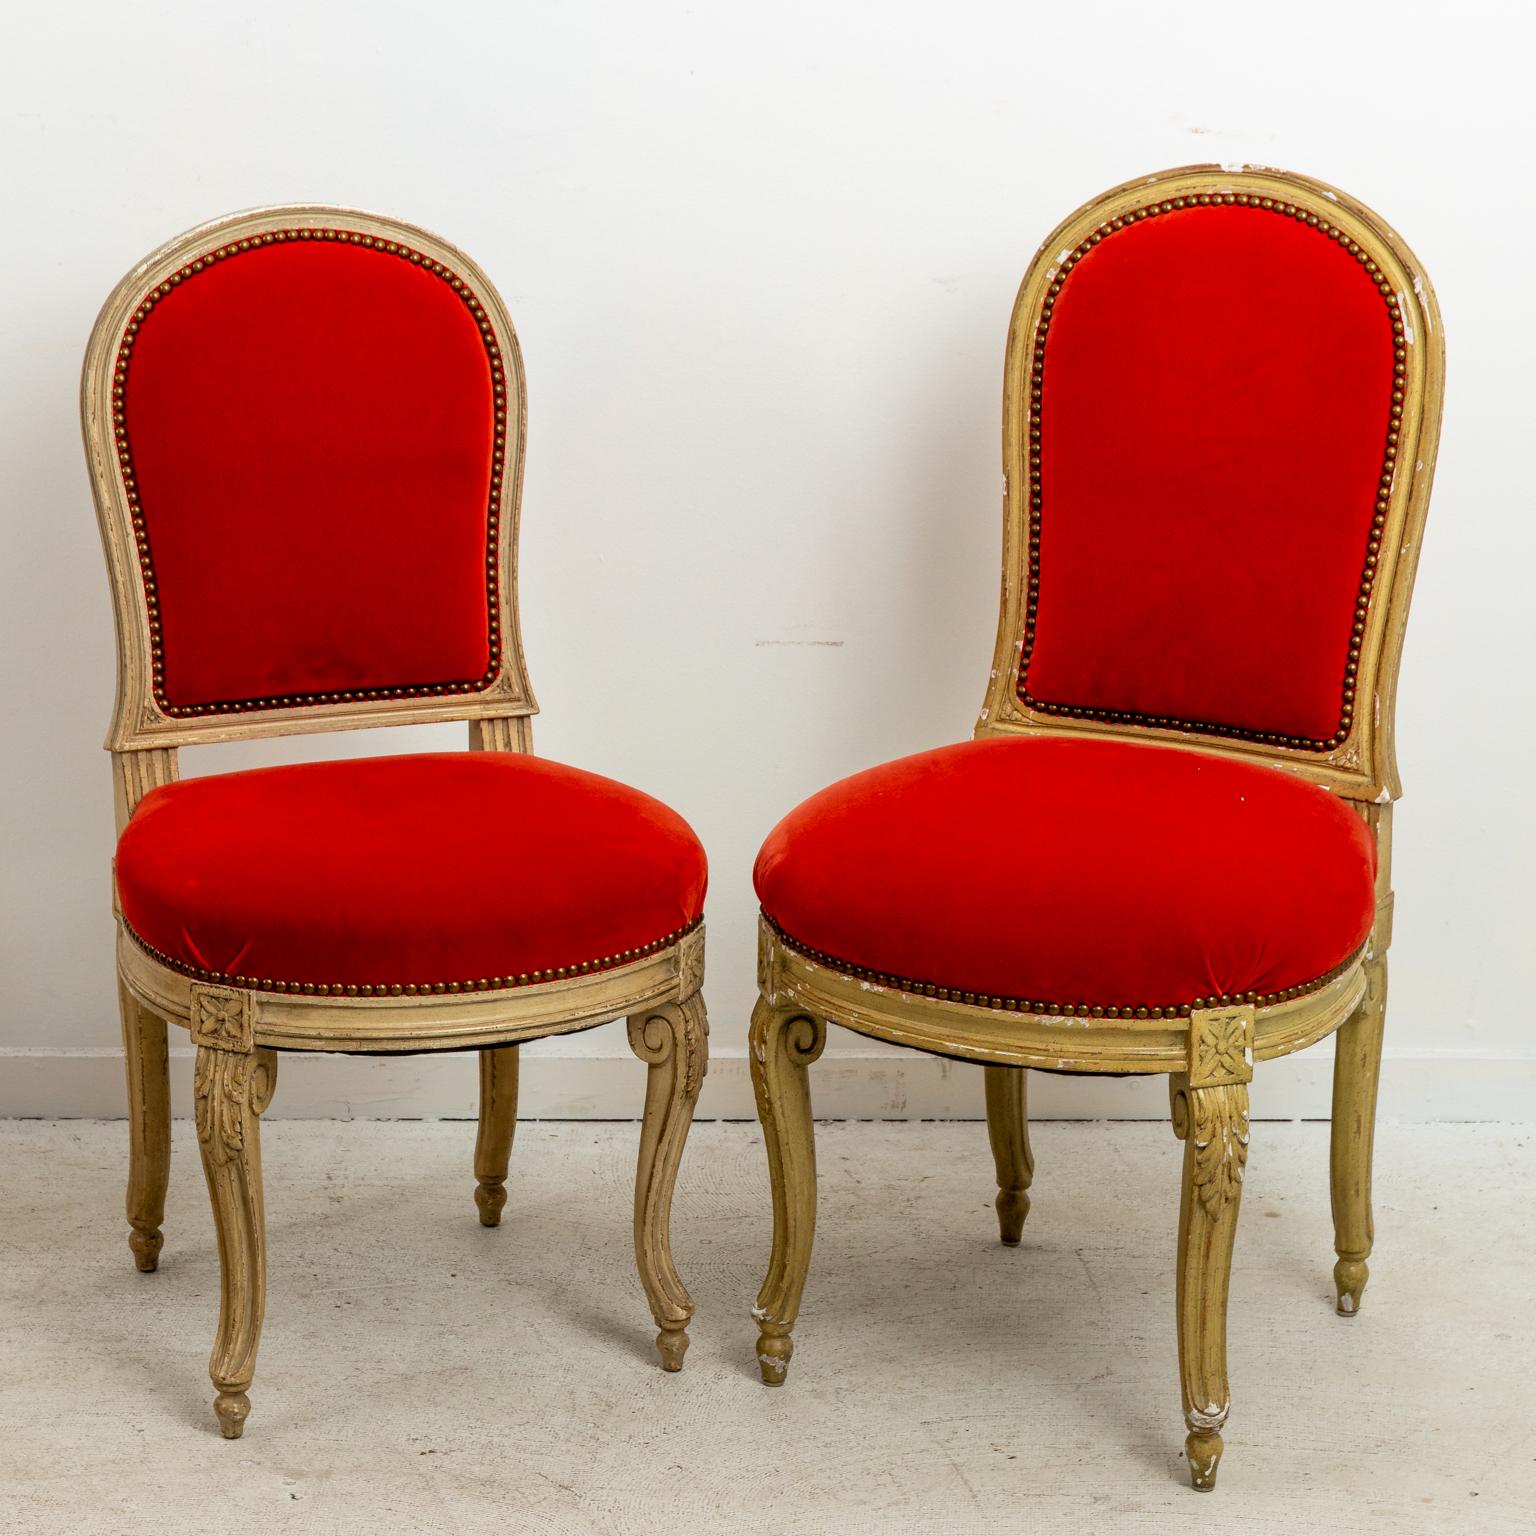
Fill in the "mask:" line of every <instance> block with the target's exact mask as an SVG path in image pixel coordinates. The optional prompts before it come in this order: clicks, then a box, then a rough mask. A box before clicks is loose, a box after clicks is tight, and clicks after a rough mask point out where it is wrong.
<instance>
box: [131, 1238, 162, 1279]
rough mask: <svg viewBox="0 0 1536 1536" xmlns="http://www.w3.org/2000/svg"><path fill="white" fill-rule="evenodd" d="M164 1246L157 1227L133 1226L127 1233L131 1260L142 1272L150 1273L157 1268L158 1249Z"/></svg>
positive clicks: (158, 1265)
mask: <svg viewBox="0 0 1536 1536" xmlns="http://www.w3.org/2000/svg"><path fill="white" fill-rule="evenodd" d="M164 1246H165V1238H164V1236H163V1235H162V1234H161V1232H160V1229H159V1227H135V1228H134V1229H133V1231H132V1232H130V1233H129V1234H128V1247H129V1249H130V1250H131V1252H132V1253H133V1262H134V1263H135V1264H136V1265H137V1266H138V1268H139V1271H140V1272H141V1273H142V1274H146V1275H152V1274H153V1273H154V1272H155V1271H156V1270H157V1269H159V1267H160V1250H161V1249H162V1248H163V1247H164Z"/></svg>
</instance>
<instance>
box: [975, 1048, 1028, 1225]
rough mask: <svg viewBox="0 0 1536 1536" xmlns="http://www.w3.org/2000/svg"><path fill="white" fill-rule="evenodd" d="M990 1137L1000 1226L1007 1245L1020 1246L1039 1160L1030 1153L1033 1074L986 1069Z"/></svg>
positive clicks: (1021, 1069)
mask: <svg viewBox="0 0 1536 1536" xmlns="http://www.w3.org/2000/svg"><path fill="white" fill-rule="evenodd" d="M982 1070H983V1072H984V1073H985V1075H986V1084H987V1136H988V1138H989V1139H990V1141H991V1143H992V1158H993V1161H994V1162H995V1163H996V1164H997V1224H998V1228H999V1230H1000V1232H1001V1234H1002V1239H1003V1241H1004V1242H1005V1243H1006V1244H1007V1245H1008V1246H1009V1247H1010V1248H1012V1247H1015V1246H1017V1244H1018V1242H1019V1239H1020V1238H1021V1237H1022V1236H1023V1234H1024V1218H1025V1217H1026V1216H1028V1215H1029V1186H1030V1184H1031V1183H1032V1182H1033V1180H1034V1177H1035V1159H1034V1157H1033V1156H1032V1155H1031V1153H1030V1150H1029V1100H1028V1097H1027V1095H1028V1085H1029V1074H1028V1071H1027V1069H1026V1068H1024V1067H997V1066H987V1067H984V1068H983V1069H982Z"/></svg>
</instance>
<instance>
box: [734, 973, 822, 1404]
mask: <svg viewBox="0 0 1536 1536" xmlns="http://www.w3.org/2000/svg"><path fill="white" fill-rule="evenodd" d="M747 1039H748V1046H747V1051H748V1057H749V1060H750V1064H751V1068H752V1087H753V1089H754V1091H755V1094H756V1097H757V1117H758V1119H759V1120H761V1121H762V1124H763V1141H764V1142H765V1143H766V1145H767V1149H768V1177H769V1181H770V1183H771V1184H772V1186H773V1254H772V1257H771V1258H770V1259H769V1261H768V1275H767V1278H766V1279H765V1280H764V1281H763V1288H762V1290H760V1291H759V1292H758V1293H757V1305H756V1306H755V1307H754V1308H753V1309H752V1316H753V1318H754V1319H755V1320H756V1322H757V1325H758V1328H759V1329H760V1332H759V1334H758V1338H757V1363H758V1368H759V1369H760V1370H761V1372H762V1375H763V1380H764V1382H765V1383H767V1385H768V1386H770V1387H777V1386H782V1385H783V1383H784V1373H785V1371H786V1370H787V1369H788V1368H789V1357H790V1356H791V1355H792V1354H793V1353H794V1350H795V1346H794V1342H793V1341H792V1340H791V1338H790V1331H791V1329H793V1328H794V1326H795V1319H796V1317H798V1316H799V1314H800V1295H801V1292H802V1291H804V1289H805V1276H806V1272H807V1271H808V1270H809V1269H810V1267H811V1243H812V1240H813V1239H814V1238H815V1236H816V1141H815V1131H814V1128H813V1125H812V1122H811V1088H810V1082H809V1080H808V1078H809V1074H808V1072H807V1070H806V1069H807V1068H808V1067H809V1066H810V1065H811V1063H812V1062H814V1061H815V1060H816V1058H817V1057H818V1056H820V1055H821V1052H822V1049H823V1047H825V1045H826V1043H827V1026H826V1024H825V1022H823V1021H822V1020H820V1019H814V1018H812V1017H811V1016H810V1015H809V1014H806V1013H801V1012H798V1011H797V1010H795V1009H780V1008H775V1007H774V1006H773V1005H772V1004H771V1003H769V1002H768V1000H767V999H766V998H759V999H758V1001H757V1006H756V1007H755V1008H754V1009H753V1010H752V1028H751V1031H750V1033H749V1034H748V1037H747Z"/></svg>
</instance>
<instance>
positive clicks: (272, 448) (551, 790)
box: [83, 207, 707, 1438]
mask: <svg viewBox="0 0 1536 1536" xmlns="http://www.w3.org/2000/svg"><path fill="white" fill-rule="evenodd" d="M83 418H84V428H85V444H86V452H87V457H88V459H89V461H90V467H91V474H92V479H93V484H94V489H95V495H96V506H97V512H98V514H99V517H100V522H101V530H102V537H103V541H104V543H105V546H106V554H107V563H108V566H109V568H110V573H111V579H112V591H113V598H114V602H115V607H116V616H117V631H118V652H119V663H120V665H119V672H118V691H117V707H116V712H115V715H114V717H113V723H112V730H111V734H110V736H109V737H108V741H107V745H108V747H109V748H110V750H111V752H112V758H113V766H114V774H115V782H116V791H117V820H118V827H119V833H120V838H119V842H118V847H117V858H116V879H115V886H114V889H115V894H116V902H115V907H116V913H117V925H118V938H117V967H118V978H119V989H120V993H121V999H122V1016H123V1036H124V1042H125V1047H126V1053H127V1062H128V1085H129V1106H130V1113H131V1122H132V1142H131V1153H130V1172H129V1191H128V1220H129V1223H130V1225H131V1227H132V1233H131V1235H130V1238H129V1243H130V1246H131V1248H132V1250H133V1253H134V1257H135V1259H136V1261H137V1263H138V1267H139V1268H140V1269H141V1270H153V1269H154V1268H155V1267H156V1264H157V1262H158V1257H159V1253H160V1248H161V1232H160V1226H161V1220H162V1217H163V1213H164V1206H165V1189H166V1180H167V1176H168V1173H169V1160H170V1108H169V1092H168V1085H167V1064H166V1021H167V1020H170V1021H171V1022H173V1023H175V1024H178V1025H180V1026H182V1027H185V1028H188V1029H189V1030H190V1031H191V1036H192V1040H193V1043H194V1044H195V1045H196V1047H197V1053H196V1071H195V1086H196V1107H197V1134H198V1140H199V1143H200V1146H201V1149H202V1158H203V1167H204V1171H205V1173H206V1175H207V1179H208V1187H209V1191H210V1193H211V1195H212V1199H213V1208H214V1217H215V1221H216V1224H217V1229H218V1242H219V1257H220V1263H221V1266H222V1276H223V1285H222V1300H221V1305H220V1311H219V1325H218V1335H217V1339H216V1342H215V1344H214V1350H213V1359H212V1362H211V1367H210V1369H211V1374H212V1377H213V1382H214V1385H215V1387H216V1388H217V1389H218V1396H217V1400H216V1402H215V1404H214V1408H215V1412H216V1414H217V1417H218V1422H219V1425H220V1428H221V1429H222V1431H223V1433H224V1434H225V1436H227V1437H229V1438H235V1437H237V1436H238V1435H239V1434H240V1432H241V1429H242V1426H243V1424H244V1421H245V1418H246V1415H247V1414H248V1413H249V1411H250V1400H249V1398H248V1396H247V1388H248V1387H249V1386H250V1383H251V1377H252V1372H253V1369H254V1366H255V1359H256V1348H257V1344H258V1341H259V1338H260V1332H261V1323H262V1311H263V1306H264V1301H265V1290H266V1278H265V1267H266V1265H265V1250H264V1236H263V1219H262V1187H261V1164H260V1150H259V1133H258V1117H259V1116H260V1114H261V1112H262V1111H263V1110H264V1109H265V1108H266V1106H267V1103H268V1101H269V1099H270V1097H271V1094H272V1090H273V1084H274V1079H275V1074H276V1070H277V1053H278V1052H281V1051H354V1052H410V1051H455V1050H457V1051H465V1050H478V1051H479V1053H480V1055H479V1063H480V1130H479V1138H478V1140H477V1142H476V1146H475V1158H474V1169H475V1177H476V1180H477V1187H476V1190H475V1200H476V1203H477V1205H478V1207H479V1211H480V1219H481V1221H482V1222H483V1223H484V1224H485V1225H486V1226H495V1225H496V1224H497V1223H498V1222H499V1220H500V1212H501V1208H502V1206H503V1204H504V1202H505V1200H506V1193H505V1190H504V1188H503V1185H504V1182H505V1179H506V1174H507V1167H508V1158H509V1154H510V1150H511V1143H512V1134H513V1127H514V1122H515V1120H516V1114H517V1050H518V1045H519V1044H520V1043H521V1042H522V1041H524V1040H533V1039H538V1038H540V1037H542V1036H546V1035H554V1034H562V1033H567V1032H570V1031H573V1030H579V1029H587V1028H591V1027H592V1026H594V1025H597V1024H601V1023H603V1022H604V1021H606V1020H609V1019H612V1018H616V1017H620V1016H627V1017H628V1020H629V1038H630V1043H631V1045H632V1046H633V1047H634V1049H635V1051H636V1052H637V1054H638V1055H640V1056H641V1057H642V1058H643V1059H644V1060H645V1061H646V1062H647V1063H648V1064H649V1068H650V1070H649V1079H648V1087H647V1090H646V1099H645V1120H644V1126H643V1129H642V1131H641V1136H640V1160H639V1173H638V1179H637V1184H636V1191H635V1246H636V1256H637V1259H638V1262H639V1268H640V1275H641V1279H642V1281H643V1283H644V1286H645V1290H646V1293H647V1295H648V1297H649V1300H650V1305H651V1309H652V1311H653V1313H654V1314H655V1318H656V1322H657V1326H658V1327H659V1329H660V1330H661V1331H660V1333H659V1334H658V1336H657V1345H658V1348H659V1350H660V1353H661V1358H662V1363H663V1364H664V1365H665V1366H666V1368H667V1369H669V1370H676V1369H678V1368H679V1367H680V1366H681V1364H682V1359H683V1352H684V1350H685V1349H686V1347H687V1343H688V1335H687V1331H686V1330H687V1325H688V1320H689V1317H690V1315H691V1313H692V1302H691V1301H690V1300H689V1296H688V1292H687V1290H686V1289H685V1288H684V1287H683V1285H682V1283H681V1281H680V1280H679V1279H678V1277H677V1272H676V1270H675V1269H674V1268H673V1265H672V1259H671V1255H670V1249H669V1242H668V1212H669V1209H670V1206H671V1197H672V1187H673V1182H674V1179H675V1176H676V1172H677V1167H678V1162H679V1159H680V1157H681V1155H682V1150H683V1142H684V1138H685V1137H686V1136H687V1133H688V1125H689V1121H690V1119H691V1117H692V1110H693V1105H694V1102H695V1100H696V1099H697V1097H698V1092H699V1085H700V1082H701V1080H702V1078H703V1075H704V1068H705V1057H706V1038H705V1037H706V1030H707V1025H706V1022H705V1015H704V1004H703V999H702V997H701V996H700V994H699V986H700V982H701V981H702V978H703V965H704V931H703V927H702V915H701V914H702V908H703V900H704V886H705V864H704V854H703V850H702V849H701V848H700V846H699V843H698V840H697V839H696V838H695V837H694V835H693V833H692V832H691V831H690V830H689V828H688V826H687V825H686V823H684V822H683V820H682V819H681V818H680V817H679V816H677V815H675V814H674V813H673V812H672V811H670V810H668V809H667V808H666V807H665V806H663V805H660V804H658V803H657V802H656V801H655V800H652V799H651V798H650V797H648V796H646V795H643V794H641V793H639V792H638V791H636V790H632V789H628V788H626V787H624V786H623V785H621V784H616V783H613V782H612V781H611V780H608V779H604V778H599V777H598V776H597V775H595V774H590V773H583V772H582V771H580V770H579V769H576V768H567V767H562V766H561V765H559V764H556V763H546V762H541V761H539V760H538V759H537V758H535V757H533V756H532V755H531V754H532V742H531V736H530V731H529V722H530V718H531V716H532V715H533V713H534V710H535V705H534V701H533V695H532V693H531V692H530V690H529V687H528V680H527V676H526V673H525V670H524V664H523V655H522V649H521V644H520V641H519V638H518V629H517V609H516V588H515V572H516V565H515V550H516V534H517V516H518V497H519V491H520V488H521V483H522V456H523V426H524V401H523V371H522V362H521V359H520V357H519V354H518V349H517V339H516V336H515V335H514V333H513V330H512V324H511V322H510V320H509V319H508V318H507V315H506V312H505V310H504V309H503V307H502V303H501V300H500V299H499V298H498V296H497V294H496V291H495V290H494V289H493V288H492V287H491V285H490V283H489V282H488V281H487V280H486V278H485V275H484V274H483V273H482V272H481V271H480V270H479V268H478V267H476V266H475V265H474V263H473V262H471V261H470V260H469V259H468V258H467V257H466V256H464V255H463V254H462V253H461V252H459V251H457V250H455V249H453V247H451V246H449V245H446V244H444V243H443V242H442V241H441V240H438V239H437V238H436V237H434V236H432V235H429V234H427V233H426V232H425V231H424V230H420V229H416V228H414V227H412V226H410V225H407V224H402V223H399V222H397V221H395V220H392V219H384V218H379V217H377V216H376V215H373V214H362V213H356V212H353V211H351V210H348V209H343V208H324V207H280V208H266V209H261V210H258V211H257V212H254V213H245V214H237V215H234V216H232V217H230V218H225V219H220V220H218V221H216V222H214V223H212V224H207V225H204V226H203V227H201V228H199V229H194V230H192V231H190V232H189V233H187V234H185V235H181V236H179V237H178V238H177V239H175V240H173V241H171V243H170V244H169V245H166V246H164V247H162V248H161V249H160V250H159V251H157V252H155V254H154V255H152V256H150V257H148V258H147V259H146V260H145V261H143V262H141V263H140V264H139V265H138V266H137V267H135V268H134V270H133V271H132V272H130V273H129V274H128V276H127V277H126V278H124V280H123V281H122V283H121V284H119V285H118V287H117V289H116V291H115V292H114V293H113V294H112V296H111V298H110V299H108V300H107V303H106V306H105V307H104V308H103V310H102V312H101V315H100V317H99V319H98V320H97V322H96V328H95V330H94V332H93V333H92V336H91V341H90V347H89V350H88V353H87V356H86V361H85V373H84V381H83ZM449 720H457V721H467V722H468V723H469V745H470V747H471V748H472V749H474V750H473V751H472V752H470V753H467V754H425V755H418V756H405V757H382V758H367V759H359V760H352V761H345V762H327V763H315V764H308V765H302V766H296V767H286V768H268V769H261V770H257V771H254V772H244V773H230V774H224V775H218V776H213V777H207V778H200V779H194V780H189V781H185V782H183V781H180V780H179V779H178V776H177V749H178V748H179V747H181V746H184V745H188V744H202V743H206V742H221V741H231V740H235V739H239V738H244V737H251V736H272V735H284V734H289V733H294V732H308V731H326V730H343V729H349V728H353V727H362V726H383V725H397V724H413V723H421V722H427V721H449Z"/></svg>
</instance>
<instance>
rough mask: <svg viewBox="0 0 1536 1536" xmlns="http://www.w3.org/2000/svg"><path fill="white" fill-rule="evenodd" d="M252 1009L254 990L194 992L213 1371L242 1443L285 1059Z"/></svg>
mask: <svg viewBox="0 0 1536 1536" xmlns="http://www.w3.org/2000/svg"><path fill="white" fill-rule="evenodd" d="M249 1010H250V994H249V993H244V992H237V991H234V990H232V989H226V988H222V987H202V986H199V985H196V984H194V985H193V987H192V1038H193V1040H194V1041H195V1042H196V1043H197V1061H196V1064H195V1068H194V1073H193V1089H194V1094H195V1097H196V1109H197V1140H198V1146H199V1148H200V1150H201V1152H202V1156H203V1173H204V1175H205V1176H206V1177H207V1180H208V1195H209V1198H210V1199H211V1200H212V1202H213V1221H214V1227H215V1230H216V1232H217V1234H218V1245H219V1329H218V1333H217V1335H216V1336H215V1338H214V1345H213V1355H212V1357H211V1358H210V1360H209V1362H208V1374H209V1375H210V1376H211V1377H212V1378H213V1385H214V1387H215V1388H216V1390H217V1392H218V1396H217V1397H216V1398H215V1399H214V1404H213V1411H214V1414H215V1415H216V1417H217V1418H218V1421H219V1430H220V1432H221V1433H222V1434H223V1436H224V1438H225V1439H226V1440H238V1439H239V1438H240V1434H241V1432H242V1430H243V1429H244V1428H245V1420H246V1418H247V1416H248V1415H249V1414H250V1411H251V1400H250V1398H249V1397H248V1396H247V1395H246V1394H247V1389H248V1388H249V1387H250V1384H251V1378H252V1376H253V1375H254V1374H255V1371H256V1350H257V1347H258V1345H259V1344H260V1343H261V1323H262V1316H263V1313H264V1312H265V1310H266V1301H267V1249H266V1213H265V1210H264V1207H263V1202H262V1189H261V1132H260V1116H261V1113H262V1111H263V1110H264V1109H266V1107H267V1105H268V1104H269V1103H270V1102H271V1100H272V1091H273V1088H274V1087H275V1086H276V1082H277V1056H276V1054H275V1053H274V1052H272V1051H270V1050H264V1049H258V1048H256V1047H255V1045H254V1044H253V1042H252V1038H251V1024H250V1011H249ZM242 1047H243V1048H242Z"/></svg>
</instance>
